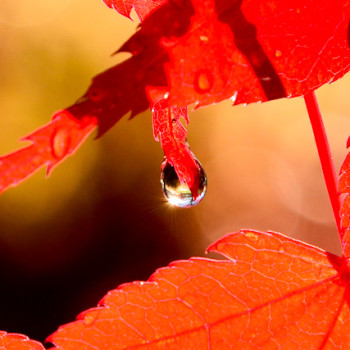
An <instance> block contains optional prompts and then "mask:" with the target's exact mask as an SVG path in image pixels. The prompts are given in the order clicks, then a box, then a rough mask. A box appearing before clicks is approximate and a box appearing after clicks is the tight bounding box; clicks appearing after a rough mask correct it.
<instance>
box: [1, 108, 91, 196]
mask: <svg viewBox="0 0 350 350" xmlns="http://www.w3.org/2000/svg"><path fill="white" fill-rule="evenodd" d="M95 127H96V119H95V118H91V117H90V118H89V117H85V118H83V119H81V120H77V119H75V118H74V117H72V115H70V114H69V112H68V111H62V112H57V113H56V114H55V115H54V116H53V118H52V121H51V122H50V123H49V124H47V125H45V126H43V127H41V128H40V129H38V130H36V131H35V132H33V133H32V134H30V135H28V136H26V137H24V138H23V140H25V141H30V142H31V143H32V144H31V145H30V146H28V147H25V148H22V149H20V150H18V151H16V152H14V153H11V154H9V155H6V156H3V157H1V158H0V174H1V177H0V192H2V191H4V190H6V189H7V188H8V187H10V186H15V185H17V184H18V183H19V182H21V181H23V180H25V179H26V178H27V177H28V176H30V175H32V174H33V173H34V172H36V171H37V170H39V169H40V168H41V167H42V166H44V165H47V174H49V172H50V171H51V170H52V169H53V168H54V167H55V166H57V165H58V164H60V163H61V162H63V161H64V160H65V159H66V157H67V156H69V155H71V154H73V153H74V152H75V151H76V149H77V148H78V147H79V146H80V145H81V143H82V142H83V141H84V140H85V139H86V138H87V137H88V136H89V135H90V134H91V132H92V131H93V130H94V129H95Z"/></svg>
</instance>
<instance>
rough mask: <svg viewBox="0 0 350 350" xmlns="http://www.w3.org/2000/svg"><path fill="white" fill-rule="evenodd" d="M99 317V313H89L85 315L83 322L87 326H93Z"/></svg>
mask: <svg viewBox="0 0 350 350" xmlns="http://www.w3.org/2000/svg"><path fill="white" fill-rule="evenodd" d="M97 317H98V313H97V312H95V313H89V314H86V315H85V316H84V319H83V322H84V325H85V326H86V327H91V326H92V325H93V324H94V323H95V321H96V319H97Z"/></svg>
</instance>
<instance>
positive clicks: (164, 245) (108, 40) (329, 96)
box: [0, 0, 350, 340]
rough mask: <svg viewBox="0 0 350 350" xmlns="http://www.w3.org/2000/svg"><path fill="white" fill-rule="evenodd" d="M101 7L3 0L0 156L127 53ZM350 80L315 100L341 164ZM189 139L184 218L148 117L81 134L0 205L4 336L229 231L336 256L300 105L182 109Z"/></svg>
mask: <svg viewBox="0 0 350 350" xmlns="http://www.w3.org/2000/svg"><path fill="white" fill-rule="evenodd" d="M136 26H137V22H136V21H135V22H131V21H129V20H128V19H125V18H123V17H121V16H119V15H118V14H117V13H116V12H115V11H113V10H111V9H108V8H107V7H106V6H105V5H104V4H103V2H102V0H84V1H83V0H60V1H49V2H48V1H44V0H25V1H23V0H1V3H0V42H1V50H0V79H1V80H0V81H1V84H0V101H1V103H0V116H1V118H0V130H1V131H0V135H1V136H0V154H6V153H8V152H11V151H13V150H15V149H17V148H18V147H22V146H24V145H25V143H22V144H20V143H19V142H18V139H19V138H20V137H22V136H25V135H27V134H29V133H30V132H32V131H33V130H35V129H36V128H38V127H39V126H41V125H43V124H46V123H47V122H48V121H49V119H50V118H51V115H52V114H53V112H55V111H56V110H59V109H61V108H63V107H66V106H69V105H71V104H72V103H73V102H74V101H76V100H77V99H78V98H79V97H80V96H81V95H82V94H83V93H84V92H85V90H86V88H87V87H88V85H89V82H90V80H91V78H92V77H93V76H94V75H96V74H98V73H99V72H101V71H103V70H105V69H107V68H108V67H110V66H112V65H114V64H116V63H118V62H120V61H121V60H123V59H124V58H125V57H126V56H123V55H117V56H114V57H111V56H110V54H111V53H113V52H114V51H116V49H117V48H119V46H121V44H122V43H123V42H124V41H125V40H126V39H127V38H128V37H129V36H130V35H131V34H132V33H133V32H134V31H135V28H136ZM349 91H350V77H349V76H348V77H345V78H343V79H342V80H340V81H338V82H335V83H333V84H331V85H327V86H324V87H322V88H321V89H319V90H318V91H317V96H318V97H319V103H320V107H321V111H322V113H323V116H324V122H325V126H326V129H327V132H328V136H329V139H330V144H331V148H332V151H333V154H334V160H335V164H336V167H337V169H339V167H340V164H341V162H342V160H343V159H344V157H345V155H346V152H347V151H346V148H345V145H346V140H347V137H348V135H349V134H350V123H349V116H350V96H349ZM190 120H191V122H190V125H189V126H188V131H189V137H188V138H189V143H190V145H191V149H192V150H193V152H194V153H195V155H196V156H197V158H198V159H199V160H200V162H201V163H202V165H203V167H204V169H205V171H206V173H207V176H208V193H207V196H206V197H205V199H204V200H203V201H202V202H201V203H200V204H199V205H198V206H197V207H195V208H193V209H175V208H171V207H170V206H169V205H168V204H167V203H166V201H165V200H164V198H163V196H162V193H161V190H160V184H159V172H160V165H161V162H162V158H163V153H162V150H161V147H160V145H159V144H158V143H156V142H155V141H154V139H153V136H152V125H151V114H150V112H145V113H143V114H142V115H139V116H137V117H136V118H135V119H134V120H132V121H128V120H127V118H124V119H123V120H122V121H120V122H119V123H118V124H117V125H116V126H115V127H114V128H113V129H112V130H110V131H109V132H108V133H107V134H106V135H105V136H103V137H102V138H101V139H99V140H93V138H90V139H89V140H88V141H87V142H85V144H84V145H83V146H82V147H81V149H80V150H79V151H78V152H77V154H76V155H74V156H73V157H71V158H69V159H68V160H67V161H66V162H64V163H63V164H62V165H60V166H59V167H58V168H57V169H56V170H55V171H54V172H53V173H52V175H51V176H50V177H49V178H48V179H45V171H44V170H41V171H39V173H37V174H36V175H35V176H33V177H32V178H30V179H29V180H27V181H26V182H25V183H23V184H21V185H20V186H19V187H17V188H14V189H10V190H9V191H7V192H5V193H4V194H2V195H1V197H0V275H1V282H0V329H3V330H6V331H9V332H20V333H27V334H28V335H29V336H31V337H33V338H36V339H38V340H44V338H45V337H46V336H47V335H49V334H50V333H51V332H53V331H55V329H56V328H57V327H58V326H59V325H60V324H62V323H65V322H69V321H72V320H74V318H75V316H76V315H77V314H78V313H79V312H81V311H83V310H84V309H86V308H88V307H93V306H95V305H96V304H97V302H98V301H99V299H101V298H102V296H103V295H104V294H105V293H106V292H107V291H108V290H109V289H113V288H115V287H116V286H117V285H119V284H120V283H124V282H129V281H132V280H135V279H136V280H144V279H147V278H148V277H149V275H150V274H151V273H152V272H153V271H154V270H155V269H156V268H157V267H160V266H163V265H166V264H168V263H169V262H170V261H172V260H174V259H186V258H188V257H190V256H193V255H204V250H205V248H206V247H207V246H208V244H210V243H212V242H213V241H215V240H216V239H217V238H219V237H221V236H222V235H224V234H225V233H228V232H233V231H236V230H239V229H240V228H252V229H258V230H268V229H271V230H275V231H279V232H282V233H284V234H287V235H289V236H293V237H295V238H298V239H302V240H304V241H306V242H309V243H312V244H316V245H318V246H320V247H322V248H324V249H327V250H329V251H331V252H334V253H339V252H340V250H339V243H338V238H337V234H336V229H335V225H334V222H333V218H332V212H331V207H330V204H329V201H328V198H327V193H326V189H325V186H324V183H323V178H322V173H321V170H320V165H319V161H318V157H317V152H316V148H315V145H314V141H313V136H312V132H311V128H310V125H309V121H308V116H307V114H306V110H305V106H304V102H303V99H302V98H295V99H291V100H287V99H284V100H281V101H272V102H269V103H266V104H256V105H250V106H247V107H244V106H237V107H234V108H233V107H231V105H230V103H229V101H226V102H223V103H220V104H217V105H215V106H211V107H207V108H203V109H199V110H196V111H190Z"/></svg>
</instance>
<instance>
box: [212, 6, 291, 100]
mask: <svg viewBox="0 0 350 350" xmlns="http://www.w3.org/2000/svg"><path fill="white" fill-rule="evenodd" d="M242 1H243V0H237V1H234V2H233V4H232V5H231V6H230V7H228V6H227V2H225V1H222V0H216V1H215V8H216V12H217V15H218V19H219V21H222V22H224V23H226V24H228V25H229V26H230V28H231V30H232V33H233V35H234V42H235V45H236V47H237V48H238V49H239V50H240V51H241V53H242V54H243V55H244V56H245V57H246V59H247V60H248V62H249V64H250V65H251V67H252V68H253V70H254V72H255V74H256V76H257V78H258V79H259V82H260V85H261V87H262V89H263V90H264V93H265V95H266V98H267V99H268V100H274V99H277V98H282V97H286V92H285V89H284V86H283V84H282V82H281V79H280V77H279V76H278V74H277V72H276V71H275V69H274V67H273V65H272V63H271V62H270V60H269V59H268V57H267V55H266V53H265V52H264V50H263V48H262V46H261V44H260V43H259V40H258V39H257V29H256V26H255V25H254V24H252V23H250V22H248V20H247V19H246V18H245V16H244V14H243V12H242V9H241V5H242Z"/></svg>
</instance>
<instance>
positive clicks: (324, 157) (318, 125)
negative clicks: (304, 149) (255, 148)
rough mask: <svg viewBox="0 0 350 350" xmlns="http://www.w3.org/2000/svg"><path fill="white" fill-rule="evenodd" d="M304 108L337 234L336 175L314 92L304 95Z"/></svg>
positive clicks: (337, 200)
mask: <svg viewBox="0 0 350 350" xmlns="http://www.w3.org/2000/svg"><path fill="white" fill-rule="evenodd" d="M304 100H305V104H306V108H307V111H308V114H309V118H310V122H311V126H312V131H313V133H314V137H315V141H316V147H317V151H318V156H319V158H320V161H321V167H322V171H323V176H324V179H325V182H326V186H327V190H328V196H329V199H330V202H331V205H332V208H333V215H334V218H335V222H336V224H337V229H338V233H339V235H341V229H340V204H339V195H338V190H337V183H338V181H337V176H336V172H335V168H334V163H333V157H332V154H331V151H330V148H329V144H328V139H327V135H326V131H325V128H324V125H323V120H322V115H321V113H320V109H319V107H318V103H317V100H316V95H315V92H314V91H312V92H309V93H307V94H306V95H305V96H304Z"/></svg>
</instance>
